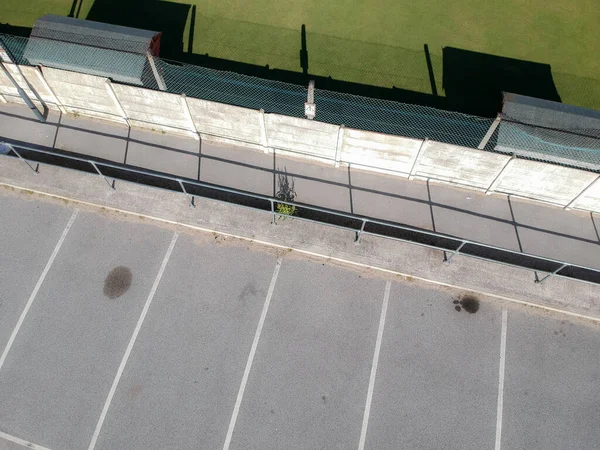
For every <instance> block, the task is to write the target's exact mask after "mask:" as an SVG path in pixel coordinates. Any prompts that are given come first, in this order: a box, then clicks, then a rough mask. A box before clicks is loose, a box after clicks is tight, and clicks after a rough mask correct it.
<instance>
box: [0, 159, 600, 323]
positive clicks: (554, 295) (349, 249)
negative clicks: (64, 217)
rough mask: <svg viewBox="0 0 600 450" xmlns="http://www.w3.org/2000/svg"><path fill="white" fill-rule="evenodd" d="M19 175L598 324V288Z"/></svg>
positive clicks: (166, 199) (322, 230) (59, 190)
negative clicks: (538, 279)
mask: <svg viewBox="0 0 600 450" xmlns="http://www.w3.org/2000/svg"><path fill="white" fill-rule="evenodd" d="M25 170H26V168H25V167H23V166H22V163H21V162H20V161H18V160H8V161H7V163H6V164H3V165H2V166H0V185H3V186H5V187H8V188H12V189H17V190H21V191H25V192H28V193H36V194H40V195H43V196H48V197H53V198H56V199H60V200H64V201H68V202H75V203H79V204H81V205H87V206H90V207H93V208H100V209H104V210H109V211H115V212H119V213H122V214H127V215H131V216H138V217H142V218H145V219H150V220H156V221H158V222H162V223H165V224H170V225H175V226H180V227H184V228H187V229H190V230H197V231H202V232H211V233H216V234H218V235H221V236H227V237H231V238H235V239H241V240H245V241H248V242H252V243H255V244H258V245H264V246H268V247H273V248H277V249H283V250H286V251H289V250H293V251H295V252H298V253H300V254H304V255H306V256H309V257H315V258H319V259H326V260H328V261H331V262H335V263H340V264H344V265H351V266H355V267H360V268H365V269H370V270H374V271H378V272H381V273H386V274H390V275H394V276H400V277H403V278H405V279H407V280H419V281H423V282H427V283H431V284H434V285H437V286H440V287H445V288H451V289H460V290H463V291H468V292H471V293H475V294H478V295H482V296H485V297H489V298H494V299H498V300H502V301H508V302H512V303H518V304H521V305H527V306H531V307H536V308H541V309H544V310H547V311H553V312H558V313H563V314H568V315H570V316H573V317H579V318H583V319H587V320H593V321H598V322H600V304H598V301H597V297H598V295H597V294H598V287H597V286H592V285H588V284H584V283H577V282H575V281H571V280H565V279H549V280H547V281H546V282H545V283H544V284H542V285H539V284H535V283H534V282H533V274H532V273H531V272H528V271H525V270H522V269H516V268H511V267H505V266H498V265H497V264H494V263H491V262H490V263H486V262H484V261H476V260H473V259H470V258H466V257H465V258H455V259H454V260H453V262H452V264H450V265H448V264H444V263H443V261H442V257H441V252H440V251H437V250H431V249H426V248H423V247H418V246H414V245H411V244H406V243H399V242H395V241H390V240H388V239H385V238H377V237H374V236H365V237H363V240H362V243H361V245H359V246H357V245H355V244H354V243H353V234H354V233H351V232H348V231H346V230H339V229H332V228H329V227H325V226H323V225H318V224H311V223H307V222H304V221H294V220H285V221H281V222H280V224H279V225H277V226H272V225H270V217H269V216H270V213H265V212H263V211H255V210H250V209H246V208H243V207H238V206H235V205H231V204H226V203H222V202H217V201H214V200H209V199H204V198H199V197H197V198H196V201H197V203H196V204H197V208H195V209H192V208H189V207H188V206H187V201H185V200H184V198H183V196H182V195H181V194H180V193H175V192H170V191H163V190H159V189H154V188H151V187H147V186H142V185H136V184H133V183H127V182H121V181H119V182H117V183H118V185H117V189H116V190H115V191H113V190H111V189H108V188H107V187H106V186H105V185H104V186H103V185H102V184H103V183H98V179H97V177H96V176H94V175H91V176H90V174H87V173H79V172H75V171H70V170H68V169H64V168H60V167H53V166H44V167H43V170H42V172H43V175H42V176H39V175H35V174H33V173H32V172H31V171H28V172H24V171H25ZM560 299H568V300H566V301H561V300H560ZM574 299H577V300H574Z"/></svg>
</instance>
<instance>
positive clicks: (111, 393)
mask: <svg viewBox="0 0 600 450" xmlns="http://www.w3.org/2000/svg"><path fill="white" fill-rule="evenodd" d="M178 236H179V233H175V234H174V235H173V239H171V245H169V248H168V250H167V253H166V254H165V257H164V259H163V262H162V264H161V265H160V269H159V270H158V274H156V279H155V280H154V284H153V285H152V289H150V293H149V294H148V298H147V299H146V303H145V304H144V309H142V313H141V314H140V318H139V319H138V321H137V324H136V326H135V329H134V330H133V334H132V335H131V339H129V344H128V345H127V349H126V350H125V354H124V355H123V359H122V360H121V364H120V365H119V369H118V370H117V374H116V375H115V379H114V380H113V384H112V386H111V387H110V391H109V392H108V397H106V402H105V403H104V407H103V408H102V413H101V414H100V418H99V419H98V423H97V424H96V429H95V430H94V435H93V436H92V440H91V442H90V445H89V447H88V449H89V450H93V448H94V447H95V446H96V441H97V440H98V436H100V431H101V430H102V425H103V424H104V419H106V413H107V412H108V408H110V404H111V402H112V399H113V396H114V395H115V392H116V390H117V386H118V384H119V380H120V379H121V376H122V375H123V371H124V370H125V365H126V364H127V360H128V359H129V355H130V354H131V350H132V349H133V345H134V344H135V341H136V339H137V337H138V334H139V333H140V329H141V328H142V324H143V323H144V319H145V318H146V314H148V309H149V308H150V304H151V303H152V299H154V294H156V290H157V289H158V285H159V283H160V280H161V278H162V276H163V273H164V272H165V268H166V267H167V263H168V262H169V258H170V257H171V253H172V252H173V248H174V247H175V243H176V242H177V237H178Z"/></svg>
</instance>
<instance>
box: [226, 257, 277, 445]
mask: <svg viewBox="0 0 600 450" xmlns="http://www.w3.org/2000/svg"><path fill="white" fill-rule="evenodd" d="M280 268H281V259H278V260H277V264H275V271H274V272H273V277H272V278H271V284H270V285H269V291H268V292H267V298H265V303H264V305H263V309H262V312H261V313H260V319H259V321H258V326H257V327H256V333H254V340H253V341H252V347H251V348H250V354H249V355H248V362H246V368H245V369H244V375H243V376H242V383H241V384H240V390H239V391H238V395H237V398H236V399H235V406H234V407H233V414H232V415H231V420H230V421H229V428H228V429H227V436H226V437H225V443H224V444H223V450H228V449H229V446H230V445H231V438H232V437H233V430H234V428H235V422H236V421H237V417H238V414H239V412H240V406H241V404H242V399H243V398H244V390H246V383H247V382H248V376H249V375H250V369H251V368H252V361H253V360H254V354H255V353H256V348H257V347H258V341H259V339H260V334H261V332H262V329H263V325H264V324H265V318H266V317H267V311H268V310H269V304H270V303H271V297H273V291H274V290H275V283H276V282H277V277H278V276H279V269H280Z"/></svg>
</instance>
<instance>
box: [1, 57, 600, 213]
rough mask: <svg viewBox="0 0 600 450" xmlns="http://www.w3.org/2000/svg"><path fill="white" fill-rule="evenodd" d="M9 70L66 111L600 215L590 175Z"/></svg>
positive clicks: (77, 77) (5, 87)
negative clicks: (512, 196)
mask: <svg viewBox="0 0 600 450" xmlns="http://www.w3.org/2000/svg"><path fill="white" fill-rule="evenodd" d="M5 66H6V67H7V69H8V70H10V73H11V74H13V76H14V78H15V79H16V80H17V82H18V83H19V85H20V86H21V87H22V88H23V89H24V90H25V91H26V92H27V93H28V95H29V96H30V98H32V99H33V100H35V99H36V98H37V96H39V98H41V99H42V100H43V101H44V103H45V104H46V106H47V107H50V108H59V109H61V110H62V111H65V112H67V111H69V112H74V113H77V114H81V115H86V116H92V117H97V118H102V119H109V120H117V121H125V122H127V123H128V124H129V125H130V126H134V127H141V128H147V129H153V130H156V131H163V132H166V133H179V134H184V135H187V136H193V137H196V138H198V135H200V136H201V137H202V138H203V139H212V140H221V141H224V142H229V143H233V144H237V145H242V146H244V147H251V148H258V149H261V150H266V149H272V150H273V149H274V150H276V151H277V152H278V153H284V154H292V155H294V156H297V157H302V158H311V159H319V160H322V161H327V162H328V163H330V164H337V163H339V162H341V163H347V164H351V165H352V166H354V167H356V166H358V167H361V168H365V169H369V170H376V171H381V172H388V173H393V174H395V175H399V176H409V175H410V176H411V177H416V178H424V179H430V180H433V181H440V182H445V183H450V184H455V185H460V186H466V187H471V188H475V189H479V190H486V191H487V192H500V193H505V194H511V195H518V196H523V197H527V198H531V199H537V200H540V201H545V202H550V203H554V204H557V205H562V206H569V207H572V208H579V209H584V210H589V211H598V212H600V180H598V175H597V174H596V173H592V172H587V171H585V170H577V169H570V168H566V167H562V166H558V165H552V164H547V163H541V162H536V161H529V160H524V159H511V157H510V156H508V155H503V154H496V153H490V152H485V151H482V150H477V149H471V148H466V147H459V146H455V145H450V144H443V143H439V142H434V141H425V142H424V141H421V140H418V139H409V138H403V137H399V136H390V135H385V134H380V133H373V132H367V131H362V130H355V129H349V128H344V127H340V126H337V125H331V124H327V123H322V122H317V121H314V120H307V119H301V118H294V117H287V116H281V115H277V114H264V113H262V112H261V111H256V110H250V109H246V108H241V107H236V106H231V105H224V104H220V103H215V102H210V101H206V100H200V99H194V98H186V97H184V96H181V95H176V94H169V93H166V92H159V91H152V90H148V89H144V88H140V87H134V86H127V85H120V84H115V83H111V82H110V80H108V79H106V78H103V77H97V76H92V75H84V74H79V73H74V72H68V71H63V70H57V69H50V68H43V69H42V70H41V71H40V70H39V69H38V68H35V67H26V66H22V67H21V72H22V73H23V75H21V73H20V72H19V70H17V67H16V66H14V65H12V64H5ZM31 88H33V90H32V89H31ZM36 94H37V96H36ZM0 95H1V97H0V101H2V100H3V99H5V100H6V101H9V102H18V103H22V100H21V98H20V97H19V96H18V93H17V90H16V88H15V87H14V86H13V85H12V83H10V81H9V79H8V78H7V77H6V76H5V75H4V74H2V72H0ZM40 107H41V105H40Z"/></svg>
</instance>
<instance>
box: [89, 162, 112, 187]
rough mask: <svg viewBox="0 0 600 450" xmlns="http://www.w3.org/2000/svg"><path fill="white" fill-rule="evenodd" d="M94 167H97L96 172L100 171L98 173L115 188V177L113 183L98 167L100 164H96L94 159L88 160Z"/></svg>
mask: <svg viewBox="0 0 600 450" xmlns="http://www.w3.org/2000/svg"><path fill="white" fill-rule="evenodd" d="M88 162H89V163H90V164H91V165H92V166H93V167H94V169H96V172H98V175H100V176H101V177H102V178H104V181H106V184H108V186H109V187H110V188H111V189H113V190H114V189H115V180H114V179H113V182H112V183H111V182H110V181H108V178H107V177H106V176H105V175H104V174H103V173H102V172H100V169H98V166H97V165H96V163H95V162H94V161H88Z"/></svg>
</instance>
